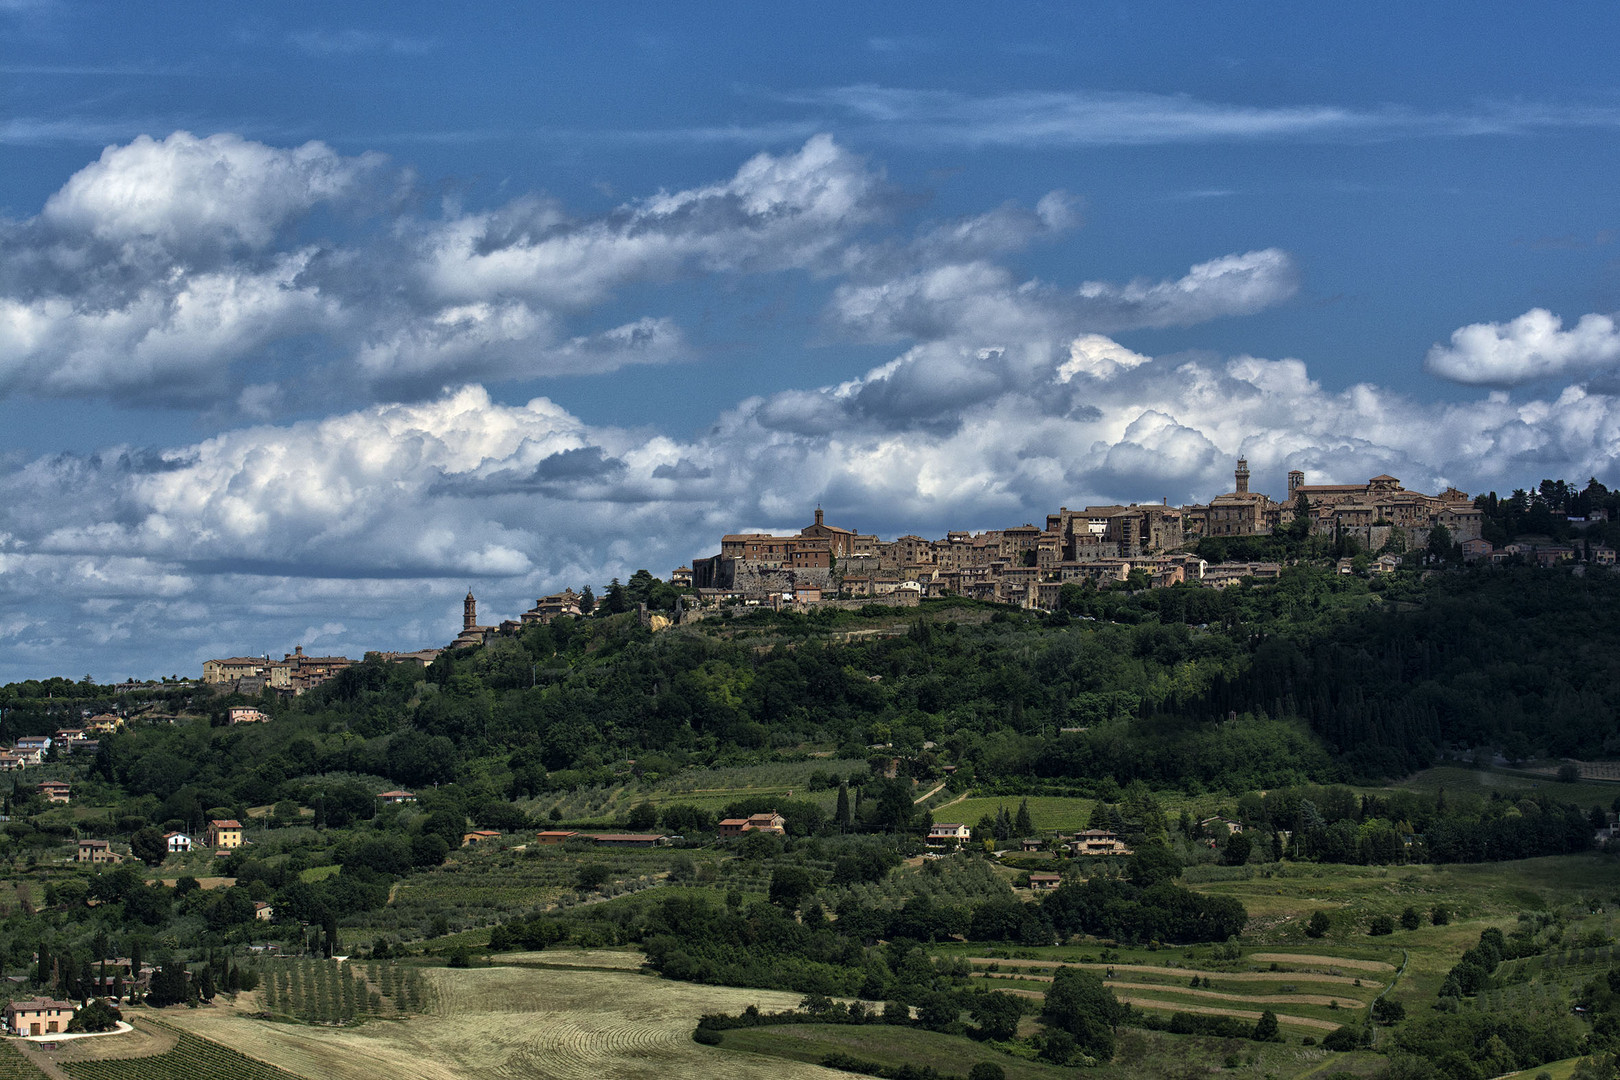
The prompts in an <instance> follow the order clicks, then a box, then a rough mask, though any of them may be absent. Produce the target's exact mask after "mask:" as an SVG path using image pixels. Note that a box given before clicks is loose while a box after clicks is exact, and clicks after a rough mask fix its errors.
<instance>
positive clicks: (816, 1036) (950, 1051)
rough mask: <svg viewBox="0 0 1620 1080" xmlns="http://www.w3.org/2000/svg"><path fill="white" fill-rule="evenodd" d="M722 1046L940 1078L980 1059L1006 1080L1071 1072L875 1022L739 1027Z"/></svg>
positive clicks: (1047, 1079) (959, 1039)
mask: <svg viewBox="0 0 1620 1080" xmlns="http://www.w3.org/2000/svg"><path fill="white" fill-rule="evenodd" d="M721 1046H722V1047H723V1048H725V1049H727V1050H741V1051H745V1052H749V1053H755V1054H771V1055H773V1056H775V1057H778V1058H789V1059H791V1060H794V1061H805V1062H819V1061H821V1059H822V1058H824V1057H826V1056H827V1055H828V1054H848V1055H850V1056H851V1057H857V1058H860V1059H861V1060H863V1061H875V1062H878V1063H879V1064H881V1065H890V1066H900V1065H908V1064H909V1065H932V1066H933V1067H934V1068H935V1069H936V1070H938V1071H939V1072H940V1074H941V1075H944V1076H966V1075H967V1072H968V1070H969V1069H971V1068H972V1067H973V1066H974V1065H975V1064H977V1063H978V1062H981V1061H989V1062H994V1063H995V1064H997V1065H1000V1066H1001V1067H1002V1069H1003V1070H1004V1071H1005V1072H1006V1074H1007V1080H1059V1078H1060V1077H1065V1076H1072V1075H1073V1074H1074V1073H1073V1070H1071V1069H1065V1068H1059V1067H1057V1066H1055V1065H1046V1064H1043V1063H1040V1062H1035V1061H1023V1060H1021V1059H1019V1058H1015V1057H1012V1056H1011V1055H1008V1054H1003V1053H999V1052H997V1051H996V1050H993V1049H991V1048H990V1047H988V1046H984V1045H983V1044H981V1043H976V1042H974V1041H973V1040H972V1039H968V1038H964V1037H963V1036H960V1035H939V1034H936V1033H934V1032H931V1031H918V1030H915V1029H912V1028H897V1027H887V1026H883V1025H875V1024H873V1025H867V1024H863V1025H861V1026H858V1027H857V1026H854V1025H850V1024H784V1025H781V1026H778V1027H758V1028H740V1029H737V1030H734V1031H728V1032H726V1033H725V1039H724V1041H723V1042H722V1043H721ZM845 1075H846V1076H847V1075H848V1074H847V1073H846V1074H845Z"/></svg>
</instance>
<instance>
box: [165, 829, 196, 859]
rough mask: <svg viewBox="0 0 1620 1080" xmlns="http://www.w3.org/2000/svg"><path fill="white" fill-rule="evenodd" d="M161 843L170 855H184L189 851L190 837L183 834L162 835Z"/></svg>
mask: <svg viewBox="0 0 1620 1080" xmlns="http://www.w3.org/2000/svg"><path fill="white" fill-rule="evenodd" d="M163 841H164V843H166V844H167V845H168V847H169V854H170V855H184V854H185V853H186V852H188V851H190V850H191V837H189V836H187V835H186V834H185V833H183V832H170V833H164V834H163Z"/></svg>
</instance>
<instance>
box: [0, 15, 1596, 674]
mask: <svg viewBox="0 0 1620 1080" xmlns="http://www.w3.org/2000/svg"><path fill="white" fill-rule="evenodd" d="M1414 7H1415V6H1413V5H1356V6H1353V7H1351V6H1345V7H1342V8H1334V9H1332V10H1326V9H1323V8H1316V7H1311V8H1303V7H1301V6H1299V5H1261V4H1227V5H1207V4H1188V5H1161V6H1157V7H1156V8H1155V9H1154V10H1153V11H1144V10H1143V5H1125V4H1120V5H1112V6H1109V5H1075V4H1022V5H1016V6H1014V5H1002V6H999V7H997V8H994V9H992V8H990V7H988V6H975V5H921V4H894V5H884V6H882V7H881V8H880V9H879V10H875V11H874V10H872V8H871V6H870V5H837V4H818V5H814V6H810V5H804V6H793V5H772V6H768V7H767V6H761V5H723V4H704V5H668V4H662V5H622V6H618V7H614V8H610V9H607V10H608V11H609V12H610V14H607V15H604V14H602V9H600V8H593V7H590V6H586V5H536V4H511V5H483V6H477V7H473V8H471V9H470V11H458V12H456V13H455V15H454V16H453V17H452V16H450V15H448V14H446V12H445V9H443V8H442V6H428V5H416V4H389V5H365V4H347V5H314V4H308V5H300V4H281V5H274V6H273V7H267V6H258V7H252V6H247V5H232V4H156V5H142V6H140V7H139V8H131V7H130V6H128V5H95V4H72V5H68V4H57V3H52V2H49V0H37V2H36V0H6V2H0V88H3V89H0V109H3V112H0V154H3V160H4V162H5V168H4V169H3V170H0V245H3V250H4V259H3V260H0V468H3V469H4V472H3V473H0V485H3V486H4V488H5V490H4V491H0V678H16V677H23V676H26V675H30V674H46V673H52V672H60V671H65V672H72V673H83V672H85V671H88V672H91V673H94V674H95V675H97V676H98V677H108V678H110V677H120V678H121V677H123V676H125V675H149V674H154V673H172V672H178V671H193V670H195V669H196V668H197V666H198V665H199V664H200V662H201V660H202V659H204V658H206V657H207V656H211V655H219V654H223V653H232V652H244V651H245V652H264V651H269V652H274V653H279V652H282V651H289V650H290V649H291V648H292V647H293V645H295V644H303V645H305V646H306V648H307V649H311V650H314V651H333V652H336V651H346V652H348V653H349V654H350V655H359V653H360V652H362V651H364V650H365V649H368V648H410V647H417V646H419V645H425V644H436V643H440V642H441V641H442V640H444V639H445V638H447V637H448V636H449V635H450V633H451V632H452V631H453V630H454V628H455V626H456V625H457V618H458V614H459V607H458V604H459V601H458V597H459V595H460V594H461V592H462V591H463V590H464V589H465V588H466V587H468V586H469V585H471V586H472V587H474V588H475V589H476V590H477V591H478V593H479V595H480V596H481V597H483V598H484V599H485V611H486V613H487V614H489V615H491V616H494V615H512V614H515V613H516V612H518V611H521V610H522V609H523V608H525V607H527V606H528V605H529V604H531V603H532V602H533V600H534V598H535V597H537V596H539V595H541V594H542V593H544V592H549V591H553V590H554V589H556V588H560V587H562V586H563V585H573V586H575V587H579V586H580V585H583V584H585V583H587V582H589V583H593V584H595V585H597V586H598V587H600V586H601V584H602V583H603V582H605V581H606V580H607V578H608V577H610V576H614V575H619V576H624V575H627V574H628V573H629V572H630V571H632V570H634V569H636V568H638V567H641V566H646V567H649V568H651V569H653V570H654V571H655V572H656V573H659V574H661V575H662V574H665V573H667V572H668V570H669V569H670V568H671V567H673V566H675V565H677V564H679V563H681V562H685V561H687V560H689V559H690V558H692V557H693V556H696V555H701V554H705V553H708V552H709V551H710V550H711V549H713V548H714V547H715V546H716V543H717V539H718V536H719V534H720V533H721V532H724V531H730V530H732V529H734V528H743V527H749V528H754V527H758V528H771V529H788V528H792V527H795V526H797V525H799V524H802V522H803V520H806V519H807V518H808V516H809V511H810V509H811V508H812V507H813V505H814V504H815V503H817V502H818V501H819V502H820V503H822V504H823V505H824V506H826V507H827V509H828V513H829V514H830V515H831V516H832V518H833V519H834V520H836V521H840V522H843V523H845V524H847V525H851V526H854V527H858V528H860V529H862V530H863V531H874V532H878V533H880V534H882V535H886V536H892V535H896V534H899V533H904V532H919V533H922V534H924V535H940V534H942V533H943V532H944V531H945V530H946V529H949V528H992V527H999V526H1005V525H1011V524H1019V523H1021V522H1023V521H1028V520H1039V516H1040V515H1041V514H1044V513H1045V512H1046V511H1047V510H1048V509H1052V508H1054V507H1056V506H1057V505H1060V504H1061V505H1071V506H1072V505H1084V504H1086V503H1089V502H1101V501H1116V500H1126V501H1129V500H1131V499H1141V500H1149V499H1151V500H1158V499H1160V498H1165V499H1169V500H1170V501H1172V502H1182V501H1188V500H1194V499H1207V498H1208V497H1210V496H1212V495H1214V494H1218V493H1219V492H1221V491H1223V490H1226V489H1227V488H1228V487H1229V484H1230V469H1231V461H1232V458H1234V457H1235V456H1237V455H1238V454H1239V453H1244V454H1247V455H1248V457H1249V459H1250V461H1251V463H1252V464H1253V465H1254V467H1255V472H1256V484H1257V486H1259V487H1261V488H1268V487H1269V488H1270V489H1273V490H1281V488H1282V487H1283V482H1282V476H1283V473H1284V472H1286V470H1287V469H1289V468H1292V467H1296V466H1297V467H1301V468H1304V469H1306V471H1307V472H1309V473H1310V474H1311V475H1312V478H1313V479H1320V480H1329V479H1334V480H1349V479H1357V478H1363V477H1365V476H1368V475H1372V474H1374V473H1376V472H1381V471H1390V472H1393V473H1394V474H1395V475H1397V476H1400V477H1401V478H1402V479H1403V480H1405V481H1406V482H1407V483H1408V485H1409V486H1412V487H1418V488H1428V489H1432V488H1434V487H1436V486H1439V485H1442V484H1444V483H1455V484H1457V485H1459V486H1461V487H1464V488H1465V489H1467V490H1471V491H1473V490H1481V489H1484V488H1498V489H1504V490H1505V489H1509V488H1512V487H1515V486H1523V485H1527V484H1533V483H1534V482H1536V481H1538V480H1539V479H1541V478H1542V477H1543V476H1564V477H1568V478H1570V479H1577V480H1584V479H1585V478H1586V477H1587V476H1588V475H1594V474H1595V475H1598V476H1599V478H1600V479H1604V480H1606V481H1607V482H1610V483H1611V484H1614V483H1620V476H1617V475H1615V470H1614V468H1613V465H1614V459H1615V454H1616V447H1617V442H1620V398H1617V397H1616V394H1617V387H1620V382H1617V381H1616V377H1615V368H1616V367H1617V366H1620V332H1617V331H1616V329H1615V326H1614V322H1613V319H1612V313H1613V312H1614V311H1615V309H1616V308H1617V307H1620V301H1617V299H1616V292H1617V291H1620V273H1617V269H1616V267H1617V263H1616V251H1617V246H1616V242H1615V236H1616V230H1617V228H1620V222H1617V220H1616V214H1615V211H1614V191H1615V185H1614V181H1613V176H1614V174H1615V165H1616V153H1615V151H1616V147H1617V141H1620V93H1617V91H1620V87H1617V85H1616V80H1615V78H1614V76H1613V73H1612V69H1613V64H1612V56H1610V55H1609V49H1610V46H1611V45H1612V43H1613V41H1615V40H1616V31H1617V29H1620V26H1617V25H1616V24H1617V23H1620V14H1617V13H1616V12H1615V11H1614V9H1613V7H1612V5H1600V4H1586V5H1581V4H1571V5H1561V6H1560V7H1559V8H1558V9H1557V17H1556V18H1552V17H1549V16H1548V15H1547V14H1546V12H1545V11H1541V10H1532V9H1529V8H1526V7H1523V6H1521V5H1480V4H1470V5H1467V6H1466V7H1465V6H1462V5H1449V4H1446V5H1423V6H1421V7H1420V8H1418V10H1413V8H1414Z"/></svg>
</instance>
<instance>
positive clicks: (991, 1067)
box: [968, 1061, 1007, 1080]
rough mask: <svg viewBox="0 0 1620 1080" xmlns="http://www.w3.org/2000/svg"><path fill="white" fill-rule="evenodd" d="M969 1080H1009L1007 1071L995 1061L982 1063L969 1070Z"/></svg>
mask: <svg viewBox="0 0 1620 1080" xmlns="http://www.w3.org/2000/svg"><path fill="white" fill-rule="evenodd" d="M968 1080H1007V1070H1006V1069H1003V1068H1002V1067H1001V1066H1000V1065H997V1064H996V1063H995V1062H993V1061H981V1062H979V1063H977V1064H976V1065H974V1066H973V1068H971V1069H969V1070H968Z"/></svg>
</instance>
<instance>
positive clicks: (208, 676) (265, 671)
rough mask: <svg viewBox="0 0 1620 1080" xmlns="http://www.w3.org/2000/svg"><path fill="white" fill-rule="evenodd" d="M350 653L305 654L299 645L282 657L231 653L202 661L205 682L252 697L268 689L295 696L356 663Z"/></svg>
mask: <svg viewBox="0 0 1620 1080" xmlns="http://www.w3.org/2000/svg"><path fill="white" fill-rule="evenodd" d="M353 663H354V661H353V660H350V659H349V658H348V657H347V656H305V655H304V647H303V646H302V645H299V646H298V647H297V648H295V649H294V650H293V651H292V652H290V653H287V654H286V655H285V656H284V657H283V658H282V659H280V660H272V659H270V658H269V657H268V656H231V657H227V658H225V659H222V660H204V661H203V683H204V685H207V686H217V687H220V688H222V689H225V690H227V691H234V692H235V693H238V694H245V695H247V696H249V697H252V696H254V695H256V694H260V693H263V692H264V691H265V690H274V691H276V692H277V693H280V694H286V695H289V696H296V695H299V694H305V693H308V692H309V691H310V690H311V689H313V688H315V687H317V686H319V685H321V683H323V682H326V681H327V680H328V679H331V678H333V677H335V676H336V675H337V674H338V673H339V672H340V671H343V670H344V669H345V668H348V667H350V666H351V665H353Z"/></svg>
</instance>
